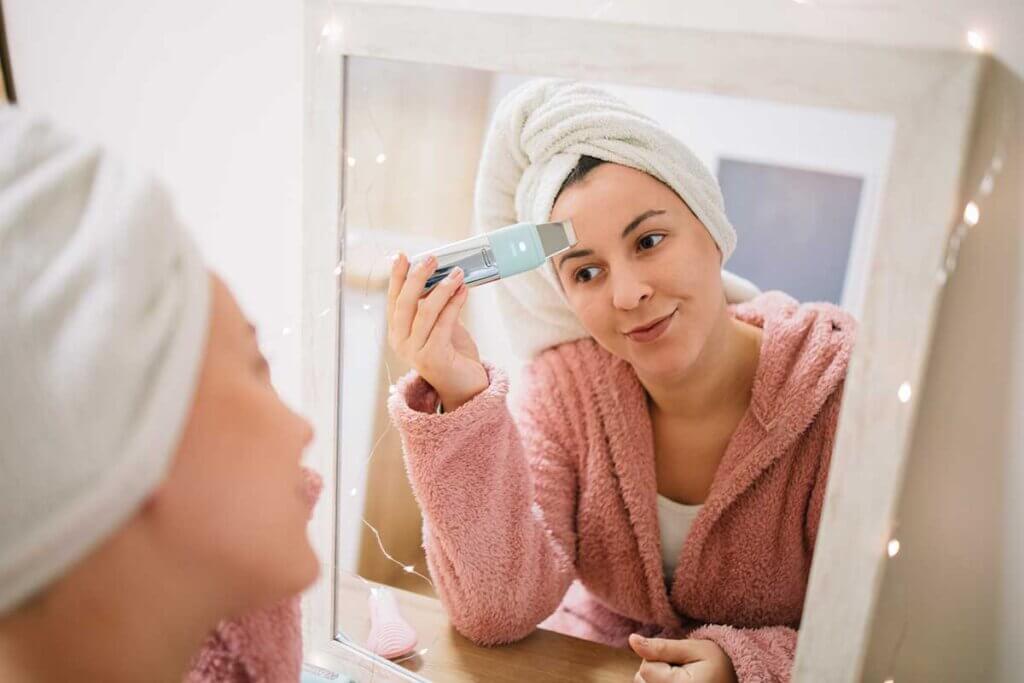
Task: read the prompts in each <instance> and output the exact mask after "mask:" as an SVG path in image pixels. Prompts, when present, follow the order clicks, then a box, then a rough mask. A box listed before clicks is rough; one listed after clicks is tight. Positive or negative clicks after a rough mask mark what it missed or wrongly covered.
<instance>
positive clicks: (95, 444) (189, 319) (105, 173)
mask: <svg viewBox="0 0 1024 683" xmlns="http://www.w3.org/2000/svg"><path fill="white" fill-rule="evenodd" d="M209 300H210V295H209V276H208V274H207V272H206V268H205V266H204V265H203V262H202V260H201V259H200V256H199V253H198V252H197V250H196V249H195V247H194V246H193V244H192V242H191V240H190V239H189V238H188V236H187V235H186V234H185V232H184V231H183V230H182V229H181V228H180V227H179V225H178V224H177V221H176V220H175V217H174V213H173V211H172V210H171V206H170V202H169V200H168V198H167V196H166V195H165V194H164V193H163V192H162V191H161V190H160V188H159V187H157V186H156V184H155V183H153V182H152V181H151V180H149V179H148V178H146V177H145V176H143V175H141V174H138V173H135V172H133V171H131V170H130V169H127V168H125V167H123V166H121V165H119V164H118V163H116V162H115V161H113V160H112V159H111V158H110V157H109V156H108V155H106V154H104V153H102V152H101V151H100V150H99V149H97V148H95V147H93V146H91V145H85V144H80V143H77V142H75V141H73V140H71V139H69V138H68V137H66V136H64V135H61V134H60V133H58V132H56V131H55V130H54V129H53V128H51V127H50V126H49V125H47V124H46V123H45V122H43V121H40V120H39V119H36V118H34V117H32V116H29V115H26V114H22V113H20V112H18V111H17V110H16V109H14V108H11V107H5V108H0V614H3V613H4V612H6V611H8V610H10V609H13V608H16V607H17V606H18V605H19V604H20V603H21V602H22V601H23V600H25V599H26V598H28V597H29V596H31V595H33V594H34V593H36V592H38V591H39V590H40V589H42V588H44V587H45V586H46V585H47V584H49V583H50V582H52V581H53V580H54V579H56V578H57V577H58V576H60V575H61V574H63V573H64V572H65V571H67V570H68V569H69V568H70V567H72V566H73V565H74V564H75V563H77V562H78V561H79V560H81V559H82V558H83V557H84V556H85V555H87V554H88V553H89V552H90V551H91V550H92V549H93V548H95V547H96V546H97V545H98V544H99V543H100V542H101V541H103V540H104V539H105V538H106V537H107V536H109V535H110V534H111V533H113V532H114V531H115V530H116V529H117V528H118V527H119V526H120V525H122V524H124V523H125V522H126V521H127V520H128V519H130V518H131V516H132V515H133V514H134V512H135V511H136V510H137V509H138V508H139V506H140V505H141V504H142V503H143V501H144V500H145V499H146V497H147V496H149V494H150V493H151V492H152V491H153V490H154V489H155V488H156V487H157V485H158V484H160V482H162V481H163V480H164V477H165V475H166V473H167V470H168V467H169V466H170V463H171V460H172V457H173V455H174V453H175V451H176V449H177V444H178V442H179V440H180V438H181V433H182V431H183V428H184V425H185V422H186V420H187V418H188V415H189V411H190V410H191V406H192V400H193V392H194V389H195V386H196V381H197V379H198V376H199V368H200V365H201V363H202V360H203V356H204V352H205V346H206V336H207V321H208V313H209Z"/></svg>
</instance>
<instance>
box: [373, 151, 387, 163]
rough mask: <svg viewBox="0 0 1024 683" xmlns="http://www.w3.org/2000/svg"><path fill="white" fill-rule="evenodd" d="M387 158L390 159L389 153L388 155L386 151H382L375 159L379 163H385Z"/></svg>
mask: <svg viewBox="0 0 1024 683" xmlns="http://www.w3.org/2000/svg"><path fill="white" fill-rule="evenodd" d="M387 160H388V155H387V154H385V153H384V152H381V153H380V154H378V155H377V158H376V159H375V161H376V162H377V163H378V164H383V163H384V162H385V161H387Z"/></svg>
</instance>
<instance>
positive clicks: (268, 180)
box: [4, 0, 302, 401]
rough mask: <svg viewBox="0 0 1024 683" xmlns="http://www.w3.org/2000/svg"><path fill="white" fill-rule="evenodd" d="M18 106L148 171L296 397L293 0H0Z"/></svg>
mask: <svg viewBox="0 0 1024 683" xmlns="http://www.w3.org/2000/svg"><path fill="white" fill-rule="evenodd" d="M4 12H5V15H6V16H5V18H6V20H7V31H8V37H9V39H10V43H11V59H12V63H13V69H14V76H15V83H16V86H17V91H18V98H19V102H20V104H21V105H22V106H23V107H24V108H26V109H31V110H35V111H38V112H42V113H45V114H47V115H49V116H51V117H52V118H53V119H54V120H56V121H57V122H59V123H60V124H62V125H63V126H65V127H66V128H68V129H70V130H72V131H74V132H76V133H79V134H81V135H84V136H87V137H89V138H91V139H95V140H99V141H101V142H103V143H105V144H107V145H109V146H110V147H112V148H113V149H115V150H117V151H118V152H119V153H121V154H123V155H124V156H126V157H128V158H129V159H131V160H133V161H134V162H136V163H137V164H139V166H140V167H142V168H147V169H151V170H152V171H154V172H155V173H156V174H157V175H159V176H160V177H162V178H163V179H164V180H165V181H166V183H167V184H168V185H169V186H170V188H171V189H172V191H173V193H174V196H175V198H176V201H177V205H178V208H179V211H180V213H181V215H182V217H183V218H184V220H185V222H186V224H187V225H189V226H190V228H191V229H192V231H193V233H194V234H195V235H196V237H197V238H198V241H199V242H200V246H201V248H202V250H203V252H204V253H205V255H206V256H207V258H208V260H209V262H210V263H211V264H212V266H213V267H214V268H215V269H216V270H218V271H219V272H220V273H222V274H223V276H224V277H225V279H226V280H227V281H228V284H229V285H231V286H232V288H233V289H234V290H235V293H236V295H237V296H238V297H239V298H240V300H241V302H242V305H243V307H244V308H245V309H246V311H247V312H248V313H249V314H250V315H251V316H252V317H253V318H254V319H255V321H256V323H257V324H258V326H259V328H260V330H261V337H263V339H264V346H265V348H266V349H267V352H268V355H270V356H271V361H272V366H273V370H274V377H275V380H276V382H277V384H278V387H279V388H280V389H281V391H282V393H283V394H284V395H285V396H286V397H287V398H289V399H291V400H293V401H296V400H297V399H298V397H299V395H300V394H299V371H298V348H299V347H298V336H299V335H298V333H297V331H293V332H292V334H290V335H288V336H283V335H282V331H283V330H284V328H290V329H293V330H294V328H295V327H296V325H297V323H298V317H299V315H298V311H299V295H300V292H299V290H300V279H299V258H300V257H299V254H300V244H299V240H298V237H299V235H300V229H299V228H300V196H301V195H300V188H301V184H300V182H301V180H300V169H301V166H300V162H301V158H300V154H301V144H300V143H301V133H302V128H301V126H302V99H301V98H302V43H301V38H302V33H301V21H300V20H301V12H302V3H301V2H299V1H298V0H274V1H273V2H269V1H261V2H249V3H239V2H232V3H226V2H210V1H207V0H173V1H171V0H147V1H146V2H138V1H137V0H74V1H73V2H69V1H67V0H64V1H61V0H6V1H5V2H4Z"/></svg>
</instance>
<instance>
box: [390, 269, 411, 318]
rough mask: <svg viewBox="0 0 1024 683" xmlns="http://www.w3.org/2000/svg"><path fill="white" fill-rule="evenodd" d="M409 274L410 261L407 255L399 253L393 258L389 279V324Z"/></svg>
mask: <svg viewBox="0 0 1024 683" xmlns="http://www.w3.org/2000/svg"><path fill="white" fill-rule="evenodd" d="M408 274H409V259H408V258H406V256H405V254H403V253H402V252H398V253H397V254H395V255H394V256H393V257H392V258H391V277H390V279H388V323H389V324H390V323H391V317H392V316H393V315H394V314H395V303H396V302H397V301H398V293H399V292H401V291H402V285H403V284H405V276H406V275H408Z"/></svg>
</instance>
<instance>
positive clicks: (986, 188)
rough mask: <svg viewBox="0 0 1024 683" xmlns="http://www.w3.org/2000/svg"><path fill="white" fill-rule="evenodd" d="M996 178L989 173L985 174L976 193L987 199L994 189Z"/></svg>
mask: <svg viewBox="0 0 1024 683" xmlns="http://www.w3.org/2000/svg"><path fill="white" fill-rule="evenodd" d="M995 184H996V177H995V176H994V175H992V173H991V172H989V173H986V174H985V177H984V178H982V179H981V185H980V186H979V187H978V192H980V193H981V195H982V196H983V197H987V196H989V195H990V194H992V188H993V187H995Z"/></svg>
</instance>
